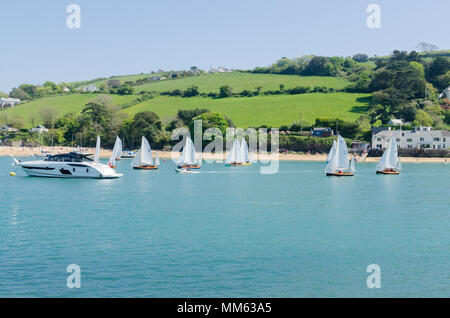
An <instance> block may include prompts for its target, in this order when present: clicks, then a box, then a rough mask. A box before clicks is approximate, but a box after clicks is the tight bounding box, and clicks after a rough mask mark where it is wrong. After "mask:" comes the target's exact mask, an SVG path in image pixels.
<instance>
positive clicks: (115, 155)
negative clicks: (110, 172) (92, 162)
mask: <svg viewBox="0 0 450 318" xmlns="http://www.w3.org/2000/svg"><path fill="white" fill-rule="evenodd" d="M121 155H122V140H120V138H119V137H118V136H117V137H116V141H115V143H114V148H113V150H112V153H111V157H110V158H109V160H108V165H109V166H110V167H111V168H115V167H116V161H118V160H120V157H121Z"/></svg>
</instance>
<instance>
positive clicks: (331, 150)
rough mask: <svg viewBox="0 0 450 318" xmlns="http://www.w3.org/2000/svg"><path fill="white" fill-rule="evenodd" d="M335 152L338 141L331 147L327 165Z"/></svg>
mask: <svg viewBox="0 0 450 318" xmlns="http://www.w3.org/2000/svg"><path fill="white" fill-rule="evenodd" d="M335 150H336V140H333V145H332V146H331V149H330V152H329V153H328V156H327V163H328V162H330V159H331V155H332V154H333V153H334V152H335Z"/></svg>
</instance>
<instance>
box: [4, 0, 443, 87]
mask: <svg viewBox="0 0 450 318" xmlns="http://www.w3.org/2000/svg"><path fill="white" fill-rule="evenodd" d="M70 4H77V5H79V7H80V9H81V27H80V28H79V29H77V28H73V29H70V28H68V27H67V23H66V20H67V17H68V16H69V15H70V13H67V7H68V6H69V5H70ZM370 4H377V5H379V8H380V18H381V20H380V21H381V25H380V28H368V27H367V23H366V20H367V18H368V16H369V15H370V13H367V12H366V9H367V7H368V5H370ZM449 17H450V1H449V0H433V1H423V0H420V1H418V0H395V1H393V0H371V1H364V0H321V1H307V0H276V1H275V0H258V1H255V0H226V1H223V0H221V1H217V0H189V1H186V0H163V1H161V0H158V1H155V0H127V1H123V0H69V1H66V0H36V1H27V0H14V1H1V3H0V91H4V92H6V93H8V92H9V91H10V90H11V89H12V88H13V87H16V86H18V85H20V84H23V83H31V84H41V83H43V82H45V81H46V80H51V81H54V82H57V83H59V82H63V81H78V80H89V79H93V78H97V77H110V76H112V75H126V74H137V73H141V72H150V71H151V70H158V69H164V70H181V69H188V68H189V67H191V66H194V65H195V66H197V67H199V68H202V69H209V68H210V66H212V67H218V66H224V67H228V68H236V69H249V68H253V67H256V66H267V65H270V64H272V63H273V62H275V61H276V60H277V59H279V58H280V57H284V56H285V57H290V58H292V57H300V56H302V55H305V54H314V55H323V56H344V57H345V56H352V55H354V54H357V53H366V54H368V55H369V56H373V55H386V54H389V53H390V52H392V51H393V50H395V49H400V50H409V51H410V50H413V49H415V47H416V45H417V43H418V42H428V43H432V44H435V45H437V46H438V47H439V48H440V49H450V36H448V32H449V26H450V22H449V21H450V18H449Z"/></svg>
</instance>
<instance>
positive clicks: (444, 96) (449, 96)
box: [439, 86, 450, 99]
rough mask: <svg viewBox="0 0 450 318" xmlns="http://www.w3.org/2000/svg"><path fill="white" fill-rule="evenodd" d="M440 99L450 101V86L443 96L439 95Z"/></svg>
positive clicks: (443, 92)
mask: <svg viewBox="0 0 450 318" xmlns="http://www.w3.org/2000/svg"><path fill="white" fill-rule="evenodd" d="M439 98H447V99H450V86H449V87H447V88H446V89H444V90H443V91H442V93H441V95H439Z"/></svg>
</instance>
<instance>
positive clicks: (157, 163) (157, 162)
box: [155, 152, 159, 166]
mask: <svg viewBox="0 0 450 318" xmlns="http://www.w3.org/2000/svg"><path fill="white" fill-rule="evenodd" d="M155 166H159V153H158V152H157V153H156V157H155Z"/></svg>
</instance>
